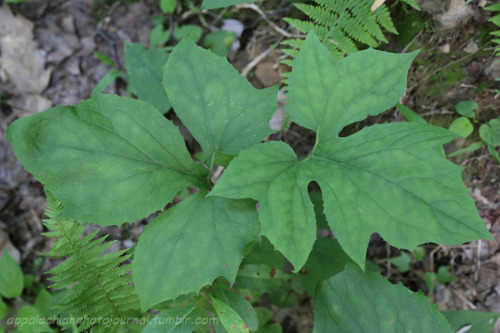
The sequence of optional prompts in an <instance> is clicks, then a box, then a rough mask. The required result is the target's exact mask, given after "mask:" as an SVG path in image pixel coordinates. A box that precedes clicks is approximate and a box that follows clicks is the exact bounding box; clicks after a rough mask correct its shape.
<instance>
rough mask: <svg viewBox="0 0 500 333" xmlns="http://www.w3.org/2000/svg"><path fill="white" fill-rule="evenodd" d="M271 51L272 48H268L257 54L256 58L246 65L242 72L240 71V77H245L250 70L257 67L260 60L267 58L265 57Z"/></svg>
mask: <svg viewBox="0 0 500 333" xmlns="http://www.w3.org/2000/svg"><path fill="white" fill-rule="evenodd" d="M272 50H274V48H272V47H270V48H268V49H267V50H265V51H264V52H262V53H261V54H259V55H258V56H256V57H255V58H254V59H253V60H252V61H250V62H249V63H248V65H246V66H245V68H243V70H242V71H241V75H243V76H247V74H248V73H249V72H250V71H251V70H252V68H254V67H255V66H257V64H258V63H259V62H261V61H262V59H264V58H265V57H267V55H268V54H269V53H271V51H272Z"/></svg>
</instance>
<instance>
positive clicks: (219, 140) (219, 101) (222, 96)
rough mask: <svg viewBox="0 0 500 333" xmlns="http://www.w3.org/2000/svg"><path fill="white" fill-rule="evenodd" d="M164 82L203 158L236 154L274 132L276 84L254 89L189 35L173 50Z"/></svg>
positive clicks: (224, 60)
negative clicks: (201, 151)
mask: <svg viewBox="0 0 500 333" xmlns="http://www.w3.org/2000/svg"><path fill="white" fill-rule="evenodd" d="M163 84H164V87H165V89H166V91H167V94H168V97H169V99H170V101H171V103H172V105H173V107H174V110H175V112H176V113H177V115H178V116H179V118H180V119H181V120H182V123H183V124H184V125H185V126H186V127H187V128H188V129H189V130H190V132H191V134H192V135H193V136H194V138H195V139H196V140H197V141H198V142H199V143H200V145H201V147H202V149H203V153H204V160H205V161H207V160H208V161H210V160H211V159H212V158H213V156H214V155H215V154H216V153H217V152H223V153H225V154H227V155H237V154H238V153H239V152H240V151H241V150H243V149H245V148H248V147H250V146H252V145H254V144H256V143H259V142H261V141H262V140H263V139H264V138H265V137H266V136H268V135H269V134H271V133H272V132H273V130H272V129H271V128H270V126H269V120H270V119H271V117H272V115H273V114H274V112H275V111H276V96H277V94H278V89H277V88H278V86H275V87H272V88H268V89H265V90H257V89H255V88H253V87H252V85H251V84H250V82H248V81H247V80H246V78H245V77H243V76H241V75H240V74H239V73H238V72H237V71H236V70H235V69H234V68H233V66H232V65H231V64H229V63H228V62H227V60H226V59H224V58H221V57H218V56H217V55H215V54H213V53H212V52H210V51H209V50H205V49H202V48H200V47H197V46H196V45H195V44H194V43H193V42H192V41H190V40H187V39H185V40H183V41H182V42H180V43H179V44H178V45H177V46H176V48H175V49H174V51H172V54H171V55H170V57H169V60H168V62H167V66H166V68H165V76H164V80H163Z"/></svg>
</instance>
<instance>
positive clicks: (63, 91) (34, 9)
mask: <svg viewBox="0 0 500 333" xmlns="http://www.w3.org/2000/svg"><path fill="white" fill-rule="evenodd" d="M129 2H130V1H129ZM157 2H158V1H154V0H143V1H139V2H136V3H132V4H127V3H126V1H105V0H79V1H62V0H48V1H42V0H40V1H28V2H27V3H23V4H17V5H7V4H3V5H0V57H1V59H2V62H0V93H1V95H0V97H1V99H0V102H1V103H0V252H1V251H3V250H6V251H8V252H9V253H10V254H11V255H12V256H13V257H14V258H16V259H17V260H18V261H19V262H20V263H21V266H22V269H23V271H24V273H26V274H33V275H34V276H35V279H36V280H37V281H45V277H44V274H43V273H44V272H45V271H46V270H48V269H50V268H51V267H53V266H54V263H53V262H51V261H50V260H49V259H46V258H43V257H41V254H43V253H44V252H47V251H48V250H49V249H50V248H51V245H52V240H49V239H48V238H46V237H44V236H42V235H41V233H42V232H43V231H44V227H43V225H42V222H41V221H42V219H43V218H44V214H43V212H44V208H45V197H44V193H43V188H42V185H41V184H40V183H38V182H37V181H35V180H34V179H33V178H32V176H31V175H29V174H28V173H27V172H25V171H24V170H23V167H22V165H21V164H20V162H18V161H17V159H16V157H15V155H14V153H13V151H12V149H11V147H10V145H9V143H8V141H7V140H6V129H7V126H8V125H9V124H10V123H11V122H12V121H14V120H15V119H17V118H20V117H24V116H27V115H30V114H32V113H34V112H39V111H43V110H45V109H47V108H49V107H52V106H55V105H70V104H71V105H72V104H78V103H79V102H80V101H81V100H83V99H87V98H89V97H90V94H91V92H92V90H93V88H94V87H95V85H96V84H97V83H98V82H99V80H100V79H101V78H103V77H104V76H105V75H106V74H107V73H108V72H109V70H110V69H111V67H110V66H109V65H108V64H106V63H104V62H102V61H101V60H99V59H98V58H97V57H96V56H95V54H94V52H100V53H102V54H104V55H107V56H108V57H109V58H110V59H111V60H112V61H113V62H114V63H115V64H116V66H117V67H118V68H119V69H123V70H124V60H123V43H124V42H138V43H142V44H144V45H148V44H149V41H150V39H149V37H150V33H151V30H152V29H153V28H154V23H153V19H154V18H155V17H156V16H159V15H161V12H160V11H159V8H158V5H157ZM268 2H269V3H270V4H267V3H268ZM432 2H433V1H427V3H432ZM458 2H460V3H458ZM458 2H457V1H455V0H451V2H450V3H449V5H448V6H447V7H443V8H434V7H432V8H427V9H426V10H424V11H422V12H417V11H411V12H408V13H407V12H405V11H404V10H402V9H401V8H400V7H401V4H399V3H397V2H396V3H395V4H394V5H393V6H392V7H391V12H393V14H394V16H393V20H394V22H395V24H396V28H397V29H398V31H400V34H399V36H395V35H390V34H389V33H388V34H387V38H388V39H389V41H390V42H389V43H387V44H382V45H381V47H380V49H383V50H390V51H392V52H406V51H411V50H414V49H421V51H420V54H419V55H418V57H417V59H416V61H415V63H414V65H413V66H412V68H411V69H410V73H409V77H408V85H407V87H408V88H407V91H406V94H405V96H403V98H402V101H401V103H402V104H404V105H406V106H408V107H410V108H411V109H412V110H414V111H416V112H417V113H418V114H420V115H421V116H422V117H424V118H425V119H426V120H427V121H428V122H429V123H431V124H434V125H438V126H443V127H448V126H449V124H450V123H451V122H452V121H453V120H454V119H456V118H457V117H458V114H457V113H456V112H455V111H454V106H455V104H457V103H458V102H460V101H464V100H474V101H475V102H476V103H477V104H478V105H479V108H478V110H477V111H476V119H477V121H478V122H477V123H476V124H475V125H474V126H475V131H474V133H473V135H472V136H471V137H469V138H467V139H457V140H455V141H454V142H452V143H450V144H448V145H447V146H446V147H445V150H446V151H447V152H452V151H455V150H457V149H459V148H462V147H465V146H467V145H469V144H470V143H473V142H477V141H478V134H477V132H478V131H477V129H478V127H479V125H481V124H483V123H485V122H487V121H488V120H490V119H492V118H494V117H498V116H499V115H500V96H499V95H498V93H497V92H496V91H495V88H496V89H500V85H499V83H500V82H496V83H495V80H494V78H498V77H500V62H499V61H498V58H495V57H494V54H493V51H492V50H493V45H492V44H491V43H489V40H490V39H491V38H490V37H488V33H489V32H490V31H491V29H493V25H492V24H491V23H488V22H487V20H488V18H490V17H491V14H490V13H489V12H487V11H485V10H484V9H483V7H484V6H485V5H486V4H487V2H486V1H473V2H472V3H471V4H470V5H468V7H467V8H465V9H464V7H463V4H462V2H463V1H458ZM0 3H1V1H0ZM436 3H441V2H440V1H436ZM491 3H492V2H491V1H490V3H489V4H491ZM256 8H257V9H256ZM259 8H260V9H261V10H262V11H261V12H260V13H259V10H258V9H259ZM218 13H219V12H217V14H214V13H203V15H206V16H207V17H208V18H209V19H210V20H209V21H210V22H213V21H217V20H218V22H217V23H211V24H215V25H217V26H218V27H220V25H221V23H222V22H221V21H222V19H221V17H222V15H218ZM290 15H296V11H294V9H293V6H292V4H291V3H290V2H286V1H278V0H275V1H265V2H264V3H256V4H255V6H253V5H252V6H247V7H245V6H236V7H234V8H231V9H228V10H226V11H224V15H223V17H224V18H233V19H235V20H237V21H235V22H233V24H236V25H237V26H238V27H241V28H242V29H243V33H242V35H241V36H240V37H239V40H238V42H239V45H240V46H239V48H238V49H236V50H234V51H233V52H231V53H230V55H229V59H230V61H231V62H232V63H233V64H234V66H235V67H236V68H237V69H238V70H240V71H247V72H248V73H249V75H248V77H249V80H250V81H251V82H252V84H253V85H254V86H256V87H257V88H264V87H268V86H271V85H274V84H277V83H279V81H280V78H281V77H280V74H281V73H282V72H283V71H286V70H287V69H286V68H285V67H284V66H283V65H280V63H279V61H280V60H281V59H283V58H284V57H285V55H284V53H283V52H281V51H280V48H276V47H274V46H275V45H276V44H277V43H278V42H280V41H282V40H284V39H285V38H286V36H284V35H283V33H281V32H280V29H276V27H279V28H281V29H283V30H284V31H285V32H289V33H295V32H293V31H292V30H291V29H290V28H289V26H288V25H287V24H286V23H285V22H284V21H283V20H282V18H283V17H286V16H290ZM454 15H455V16H454ZM199 17H200V16H199V15H198V14H197V13H195V12H193V11H189V10H187V11H185V12H182V13H178V14H175V15H174V20H175V23H176V24H187V23H189V24H198V25H200V20H199ZM217 17H218V18H217ZM207 31H208V29H207V28H205V32H207ZM14 36H15V38H12V37H14ZM9 37H10V38H9ZM256 58H258V59H259V61H255V62H252V61H253V60H255V59H256ZM249 64H252V66H249ZM495 84H496V86H495ZM105 92H106V93H116V94H120V95H125V94H126V81H124V80H122V79H118V80H116V81H115V82H113V83H112V84H111V85H110V86H109V87H108V88H107V89H106V90H105ZM275 120H276V119H275ZM387 121H403V118H402V116H401V114H400V113H399V112H398V111H397V110H396V109H394V108H393V109H391V110H388V111H387V112H385V113H383V114H381V115H379V116H376V117H370V118H369V119H367V120H365V121H363V122H361V123H359V124H357V125H355V126H351V127H349V128H348V129H347V130H346V131H347V132H350V133H352V132H354V131H356V130H358V129H359V128H360V127H362V126H366V125H371V124H373V123H379V122H387ZM275 125H276V123H275ZM278 127H279V123H278ZM347 132H346V133H347ZM273 136H274V137H276V138H281V139H283V140H284V141H286V142H288V143H289V144H291V145H292V146H293V147H294V149H295V151H297V152H302V153H303V154H306V153H307V152H309V151H310V149H311V148H312V144H313V143H314V141H313V140H314V137H313V135H311V133H310V132H308V131H306V130H305V129H303V128H300V127H299V126H296V125H292V126H291V127H289V128H288V129H287V130H286V131H285V132H284V133H277V134H274V135H273ZM187 144H188V146H189V144H190V142H189V140H188V142H187ZM497 148H498V147H497ZM452 160H453V161H454V162H455V163H457V164H459V165H461V166H463V167H464V172H463V177H464V181H465V183H466V185H467V187H468V188H469V189H470V193H471V195H472V197H473V198H474V200H475V202H476V205H477V208H478V210H479V213H480V216H481V217H482V218H483V220H484V222H485V224H486V226H487V227H488V229H489V230H490V231H491V232H492V234H493V235H494V237H495V239H496V240H497V242H500V188H499V184H500V164H499V163H498V162H497V161H496V160H495V159H494V158H493V157H492V156H491V155H490V154H489V152H488V150H487V148H486V147H485V146H483V147H482V148H480V149H479V150H476V151H474V152H472V153H468V154H463V155H459V156H457V157H455V158H453V159H452ZM147 222H148V221H147V220H142V221H138V222H135V223H133V224H131V225H129V226H124V227H122V228H117V227H108V228H105V230H101V233H102V234H104V233H107V234H110V235H111V238H112V239H116V240H118V241H119V242H117V243H116V244H115V247H116V249H120V248H128V247H130V246H132V245H134V244H135V243H136V242H137V237H138V236H139V235H140V233H141V231H142V228H143V227H144V225H145V224H146V223H147ZM424 248H425V250H426V251H425V253H426V255H425V257H424V260H423V261H416V260H414V259H413V260H412V262H411V269H410V270H409V271H407V272H405V273H401V272H400V270H398V268H397V267H395V266H391V264H390V263H389V262H388V261H387V259H388V258H391V257H395V256H398V255H399V254H400V251H399V250H398V249H395V248H392V247H390V246H388V245H387V244H386V243H384V242H383V240H382V239H380V237H378V236H376V235H374V236H373V237H372V240H371V242H370V247H369V254H368V255H369V258H370V259H371V260H372V261H374V262H375V263H377V264H379V265H380V266H381V267H383V274H384V275H385V276H386V277H388V278H389V279H390V280H391V281H392V282H402V283H403V284H404V285H406V286H408V287H410V288H411V289H413V290H417V289H422V290H423V291H424V292H425V293H426V294H427V295H431V291H430V290H429V288H428V286H427V285H426V283H425V279H424V276H425V273H426V272H437V271H438V269H439V267H442V266H444V267H446V266H447V267H449V270H450V272H451V275H452V276H453V277H455V279H454V280H453V281H451V282H448V283H444V284H442V283H439V282H437V285H436V288H435V292H434V293H433V295H431V297H432V298H433V299H434V301H435V302H436V303H437V304H438V305H439V307H440V308H441V309H442V310H449V309H468V310H480V311H488V312H500V251H499V250H500V246H499V245H498V244H495V243H493V242H491V241H486V240H483V241H477V242H472V243H468V244H466V245H463V246H441V245H434V244H427V245H424ZM275 320H276V321H278V322H280V323H281V324H282V326H283V328H284V332H309V331H310V329H311V327H312V301H311V300H310V299H309V298H307V297H303V298H302V299H301V301H300V302H299V303H298V305H297V306H295V307H294V308H291V309H284V310H282V311H280V313H278V315H277V316H276V317H275Z"/></svg>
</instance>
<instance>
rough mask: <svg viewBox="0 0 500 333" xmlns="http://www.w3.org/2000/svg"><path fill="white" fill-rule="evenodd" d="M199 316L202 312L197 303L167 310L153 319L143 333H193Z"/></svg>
mask: <svg viewBox="0 0 500 333" xmlns="http://www.w3.org/2000/svg"><path fill="white" fill-rule="evenodd" d="M199 315H200V311H199V308H198V307H197V306H196V303H191V304H187V305H186V306H184V307H178V308H171V309H167V310H165V311H162V312H160V313H159V314H157V315H156V316H155V317H154V318H153V319H151V321H150V322H149V323H148V325H147V326H146V327H145V328H144V330H143V331H142V333H156V332H164V333H192V332H193V331H194V328H195V327H196V320H197V319H198V318H199Z"/></svg>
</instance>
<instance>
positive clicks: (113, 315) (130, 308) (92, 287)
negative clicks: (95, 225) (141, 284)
mask: <svg viewBox="0 0 500 333" xmlns="http://www.w3.org/2000/svg"><path fill="white" fill-rule="evenodd" d="M46 193H47V209H46V215H47V216H48V217H49V219H47V220H44V225H45V227H46V228H47V229H48V230H49V231H48V232H46V233H44V235H45V236H47V237H50V238H57V239H58V240H57V242H56V243H55V244H54V245H53V246H52V250H51V251H49V252H48V253H46V254H45V255H46V256H47V257H49V258H52V259H58V258H66V259H65V261H63V262H62V263H60V264H59V265H58V266H56V267H54V268H52V269H51V270H50V271H48V272H47V274H53V276H52V277H51V278H49V280H51V281H52V282H53V284H52V285H51V286H50V287H51V288H55V289H64V288H67V287H70V286H71V288H70V289H69V290H68V291H67V292H66V293H65V294H64V297H62V298H61V299H60V300H59V302H58V305H57V308H56V309H57V310H58V311H59V312H60V313H61V314H63V315H66V316H67V317H69V318H73V320H68V321H67V322H63V321H61V323H63V325H62V326H63V329H69V328H72V327H78V330H79V331H84V330H86V329H88V328H90V327H92V331H93V332H118V331H121V330H122V329H124V328H127V327H129V326H132V327H133V325H137V324H138V323H140V320H141V319H142V316H141V312H140V310H139V298H138V297H137V294H136V292H135V289H134V287H133V286H132V285H131V282H132V276H131V275H130V274H128V272H129V271H130V269H129V267H128V265H127V264H125V262H126V260H127V259H128V258H129V257H130V254H125V252H126V250H122V251H117V252H111V253H107V254H103V253H104V252H105V251H106V250H107V249H108V248H109V247H110V246H112V245H113V243H114V241H113V242H105V239H106V237H100V238H97V239H94V238H95V237H96V235H97V233H98V232H99V230H96V231H94V232H92V233H90V234H88V235H86V236H84V237H82V234H83V231H84V229H85V224H79V223H76V222H75V221H72V220H67V219H64V218H61V211H62V206H61V203H60V202H59V201H58V200H57V199H55V198H54V196H53V195H51V194H50V193H49V192H46ZM90 301H91V302H90ZM96 318H103V319H102V320H95V319H96ZM122 319H128V321H122ZM129 329H130V328H129Z"/></svg>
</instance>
